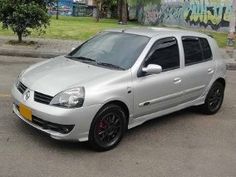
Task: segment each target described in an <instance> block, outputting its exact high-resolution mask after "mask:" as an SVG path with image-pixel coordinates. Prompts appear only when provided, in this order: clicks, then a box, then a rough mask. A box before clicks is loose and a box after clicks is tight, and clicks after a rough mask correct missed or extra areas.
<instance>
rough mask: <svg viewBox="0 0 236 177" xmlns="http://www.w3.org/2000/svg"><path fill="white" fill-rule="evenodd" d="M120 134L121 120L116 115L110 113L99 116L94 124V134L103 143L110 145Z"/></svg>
mask: <svg viewBox="0 0 236 177" xmlns="http://www.w3.org/2000/svg"><path fill="white" fill-rule="evenodd" d="M120 134H121V121H120V118H119V116H118V115H116V114H115V113H110V114H107V115H106V116H104V117H103V118H101V119H100V120H99V121H98V123H97V124H96V131H95V135H96V138H97V140H98V141H99V142H100V143H102V144H104V145H111V144H113V143H115V142H116V141H117V139H118V138H119V136H120Z"/></svg>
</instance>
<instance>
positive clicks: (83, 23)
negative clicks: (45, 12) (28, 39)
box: [0, 16, 227, 47]
mask: <svg viewBox="0 0 236 177" xmlns="http://www.w3.org/2000/svg"><path fill="white" fill-rule="evenodd" d="M133 26H140V25H139V24H137V23H135V22H129V24H128V25H119V24H117V20H115V19H102V20H100V22H95V19H94V18H91V17H63V16H60V17H59V20H56V19H55V17H54V16H53V17H52V18H51V25H50V26H49V27H48V28H47V30H46V34H44V35H43V36H42V37H44V38H53V39H74V40H86V39H88V38H90V37H91V36H93V35H94V34H96V33H97V32H99V31H102V30H105V29H109V28H127V27H133ZM199 31H200V32H204V33H207V34H211V35H212V36H213V37H214V38H215V39H216V41H217V43H218V45H219V46H220V47H225V46H226V41H227V33H222V32H212V31H206V30H199ZM0 35H3V36H12V35H14V34H13V32H12V31H11V30H3V29H1V28H0ZM32 37H38V35H37V33H36V32H33V33H32Z"/></svg>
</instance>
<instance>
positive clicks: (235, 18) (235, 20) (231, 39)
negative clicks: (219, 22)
mask: <svg viewBox="0 0 236 177" xmlns="http://www.w3.org/2000/svg"><path fill="white" fill-rule="evenodd" d="M232 6H233V9H232V14H231V18H230V23H229V34H228V41H227V46H228V53H229V54H230V55H231V56H232V57H233V54H234V45H235V27H236V0H233V2H232Z"/></svg>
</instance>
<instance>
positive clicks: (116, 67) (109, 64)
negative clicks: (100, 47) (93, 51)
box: [97, 62, 125, 70]
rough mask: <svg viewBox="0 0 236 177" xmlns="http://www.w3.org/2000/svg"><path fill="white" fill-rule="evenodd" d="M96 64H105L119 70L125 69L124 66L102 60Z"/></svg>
mask: <svg viewBox="0 0 236 177" xmlns="http://www.w3.org/2000/svg"><path fill="white" fill-rule="evenodd" d="M97 64H98V65H102V66H107V67H110V68H115V69H119V70H125V69H124V68H122V67H120V66H117V65H113V64H111V63H103V62H97Z"/></svg>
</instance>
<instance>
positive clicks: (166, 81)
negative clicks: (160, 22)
mask: <svg viewBox="0 0 236 177" xmlns="http://www.w3.org/2000/svg"><path fill="white" fill-rule="evenodd" d="M149 64H156V65H160V66H161V67H162V69H163V71H162V72H161V73H159V74H152V75H147V74H145V73H142V72H141V73H142V74H140V73H139V74H138V77H137V78H135V79H134V82H133V86H134V117H140V116H142V115H147V114H151V113H155V112H158V111H161V110H165V109H168V108H170V107H174V106H176V105H178V104H179V103H180V102H181V96H182V94H183V92H182V89H181V84H182V79H181V78H182V72H181V69H180V56H179V47H178V42H177V40H176V38H174V37H168V38H163V39H159V40H158V41H156V42H155V44H154V45H153V47H152V48H151V50H150V52H149V54H148V56H147V59H146V60H145V61H144V63H143V64H142V66H141V67H140V68H143V67H146V66H148V65H149ZM140 70H141V69H140Z"/></svg>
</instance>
